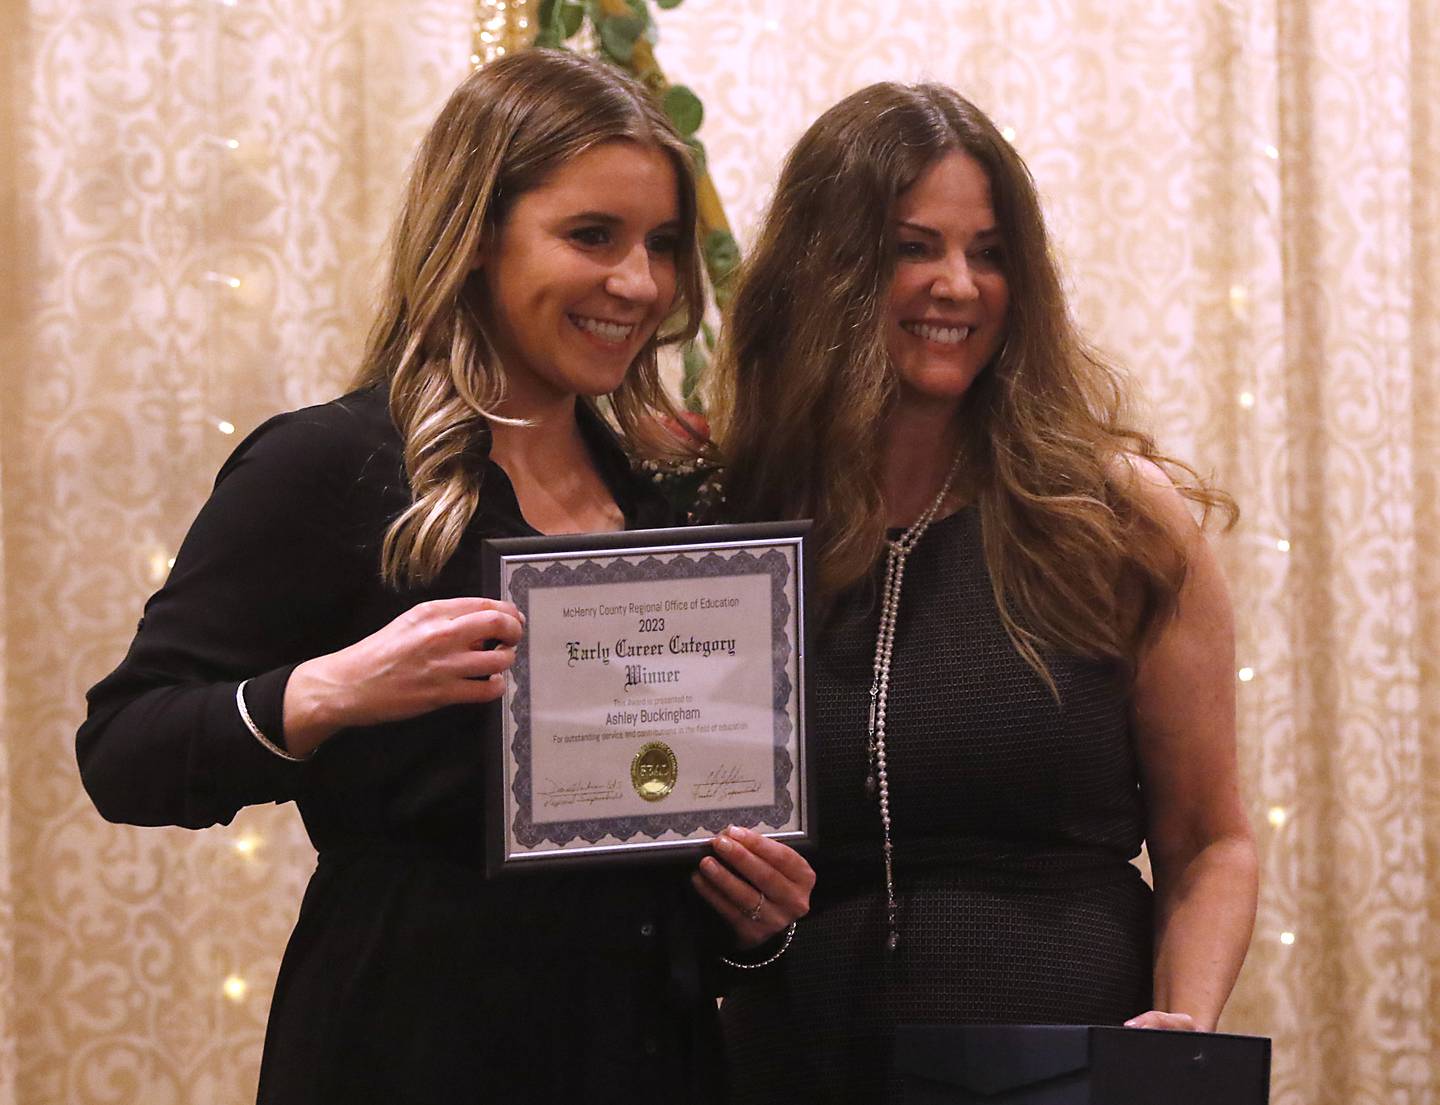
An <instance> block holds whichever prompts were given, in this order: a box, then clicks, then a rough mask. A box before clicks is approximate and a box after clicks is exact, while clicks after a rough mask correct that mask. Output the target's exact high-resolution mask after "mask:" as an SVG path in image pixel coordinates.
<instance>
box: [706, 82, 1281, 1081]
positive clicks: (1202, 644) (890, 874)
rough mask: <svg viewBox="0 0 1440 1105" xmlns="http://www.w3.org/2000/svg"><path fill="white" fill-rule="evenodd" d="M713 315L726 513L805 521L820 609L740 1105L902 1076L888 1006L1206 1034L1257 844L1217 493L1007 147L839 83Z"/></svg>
mask: <svg viewBox="0 0 1440 1105" xmlns="http://www.w3.org/2000/svg"><path fill="white" fill-rule="evenodd" d="M728 323H729V329H728V334H727V337H726V348H725V352H724V355H723V357H722V361H721V366H720V372H719V375H718V381H717V384H718V399H719V403H718V411H717V414H718V423H717V424H718V433H719V437H720V442H721V445H722V447H723V450H724V453H725V455H726V463H727V466H728V467H727V470H726V475H725V510H726V513H727V515H728V516H729V517H731V518H734V519H737V520H750V519H761V518H800V517H813V518H814V519H815V530H814V535H815V539H816V542H817V545H818V563H819V576H820V584H821V592H822V598H823V600H824V602H825V607H826V608H825V610H824V611H823V612H822V617H823V620H822V622H821V630H820V647H819V650H818V653H819V654H818V656H817V657H816V658H815V659H814V661H813V663H812V677H811V686H812V689H813V693H814V699H815V702H816V714H817V715H818V716H817V717H816V719H815V724H814V726H813V732H814V734H815V739H816V740H817V741H818V755H817V762H818V764H819V783H818V792H819V799H818V800H819V806H820V822H819V823H820V825H821V826H822V829H823V838H822V844H823V851H822V853H821V854H820V855H819V856H818V857H817V858H816V864H815V866H816V871H817V875H818V882H817V887H816V894H815V897H814V901H813V903H812V911H811V913H810V915H809V916H808V917H807V918H806V919H805V920H804V921H803V922H802V923H801V924H800V926H799V928H798V930H797V932H796V933H795V936H794V939H793V940H792V942H791V946H790V948H789V949H788V951H787V954H786V955H785V956H783V957H781V958H780V959H779V960H777V961H776V962H775V963H774V964H773V965H771V966H770V967H768V968H766V969H764V970H757V971H751V972H746V973H744V974H743V975H741V976H739V977H737V978H736V980H735V982H734V985H733V986H732V989H731V993H730V995H729V996H728V997H727V999H726V1002H725V1006H724V1009H723V1010H722V1020H723V1023H724V1027H725V1032H726V1037H727V1044H728V1047H729V1049H730V1070H731V1074H732V1079H733V1081H734V1090H735V1099H736V1101H737V1102H740V1103H745V1105H750V1103H756V1102H782V1101H783V1102H788V1103H794V1102H806V1101H824V1102H849V1101H853V1102H865V1103H867V1105H868V1103H873V1102H878V1101H887V1100H890V1101H893V1100H898V1087H897V1083H896V1079H895V1076H894V1074H893V1072H892V1070H891V1069H890V1054H891V1042H892V1038H893V1031H894V1028H895V1026H896V1024H898V1023H902V1022H922V1023H946V1022H949V1023H992V1024H993V1023H1035V1022H1042V1023H1043V1022H1048V1023H1067V1022H1068V1023H1087V1024H1088V1023H1098V1024H1106V1023H1109V1024H1122V1023H1124V1024H1131V1025H1144V1026H1155V1027H1167V1028H1199V1029H1212V1028H1213V1027H1214V1026H1215V1022H1216V1018H1217V1017H1218V1016H1219V1014H1220V1011H1221V1007H1222V1006H1223V1004H1224V1002H1225V999H1226V997H1227V996H1228V994H1229V992H1230V988H1231V986H1232V985H1233V983H1234V980H1235V976H1236V973H1237V971H1238V970H1239V967H1240V963H1241V961H1242V959H1243V957H1244V952H1245V948H1246V945H1247V942H1248V939H1249V934H1250V929H1251V926H1252V924H1253V919H1254V910H1255V882H1256V876H1255V870H1256V862H1255V854H1254V845H1253V840H1252V837H1251V834H1250V829H1249V827H1248V824H1247V821H1246V817H1245V814H1244V810H1243V808H1242V805H1241V802H1240V799H1239V796H1238V787H1237V780H1236V762H1235V730H1234V687H1233V684H1234V678H1235V676H1234V668H1233V651H1234V649H1233V632H1232V627H1231V613H1230V606H1229V600H1228V597H1227V595H1226V590H1225V586H1224V583H1223V581H1222V579H1221V576H1220V573H1219V571H1218V568H1217V565H1216V563H1215V560H1214V557H1213V556H1212V554H1211V552H1210V551H1209V549H1208V547H1207V544H1206V541H1205V538H1204V536H1203V534H1202V529H1201V527H1200V526H1197V524H1196V523H1195V521H1194V520H1193V519H1192V516H1191V511H1190V509H1189V508H1190V507H1191V506H1195V507H1197V508H1198V509H1199V511H1200V513H1201V514H1202V515H1205V514H1208V513H1209V512H1210V511H1211V510H1212V508H1221V509H1222V511H1225V510H1229V509H1231V504H1230V500H1228V499H1227V498H1226V497H1225V496H1224V495H1222V494H1220V493H1219V492H1216V491H1214V490H1210V489H1207V488H1206V487H1205V486H1204V485H1203V484H1202V483H1201V482H1200V481H1199V479H1198V478H1197V477H1196V476H1195V473H1194V472H1193V471H1192V470H1191V469H1189V468H1188V467H1187V466H1185V465H1184V464H1181V463H1179V462H1177V461H1175V460H1173V459H1172V458H1169V457H1166V456H1164V455H1163V454H1161V452H1160V451H1159V450H1158V449H1157V447H1156V445H1155V443H1154V441H1153V440H1152V439H1151V438H1150V437H1149V436H1147V435H1146V434H1145V433H1143V432H1141V431H1140V430H1139V429H1137V428H1136V427H1135V425H1134V424H1133V423H1132V422H1130V421H1129V420H1128V418H1127V415H1126V412H1125V404H1124V399H1125V388H1124V387H1123V385H1122V383H1121V380H1120V378H1119V377H1118V375H1117V374H1116V372H1115V371H1114V370H1113V369H1112V368H1110V367H1109V366H1108V365H1107V364H1106V363H1105V362H1104V361H1103V360H1102V359H1101V358H1100V357H1098V356H1097V355H1096V354H1095V353H1093V352H1092V351H1091V350H1089V349H1088V348H1087V346H1086V345H1085V344H1084V342H1083V341H1082V340H1081V338H1080V337H1079V335H1078V334H1077V332H1076V330H1075V327H1074V325H1073V324H1072V322H1071V319H1070V316H1069V313H1068V311H1067V308H1066V304H1065V300H1064V296H1063V294H1062V290H1061V283H1060V279H1059V276H1058V273H1057V270H1056V266H1055V263H1054V261H1053V260H1052V257H1051V255H1050V251H1049V246H1048V242H1047V237H1046V233H1045V228H1044V222H1043V218H1042V215H1041V210H1040V205H1039V202H1038V199H1037V197H1036V192H1035V188H1034V185H1033V183H1032V181H1031V179H1030V175H1029V172H1028V170H1027V169H1026V167H1025V165H1024V163H1023V162H1022V161H1021V159H1020V157H1019V156H1018V154H1017V153H1016V152H1015V151H1014V150H1013V149H1012V148H1011V147H1010V145H1009V143H1007V142H1006V141H1005V140H1004V138H1003V137H1002V136H1001V135H1000V134H999V132H998V131H997V130H996V128H995V127H994V125H993V124H992V123H991V121H990V120H989V119H988V118H987V117H986V116H985V115H984V113H983V112H981V111H980V110H979V109H977V108H976V107H975V106H974V105H973V104H971V103H969V102H968V101H966V100H965V99H963V98H962V97H960V96H959V95H957V94H956V93H955V92H953V91H952V90H950V89H948V88H944V87H941V86H938V85H918V86H914V87H907V86H901V85H895V84H880V85H874V86H871V87H869V88H866V89H863V90H861V91H859V92H857V93H855V94H854V95H852V96H849V97H847V98H846V99H845V100H843V101H841V102H840V103H839V104H838V105H836V106H835V107H834V108H832V109H831V110H829V111H827V112H826V113H825V114H824V115H823V116H821V118H820V119H819V120H818V121H817V122H816V123H815V124H814V125H813V126H812V127H811V128H810V129H809V130H808V131H807V132H806V134H805V135H804V136H803V137H802V138H801V139H800V141H799V143H798V144H797V145H796V147H795V149H794V150H793V151H792V152H791V154H790V157H789V159H788V161H787V162H786V165H785V168H784V171H783V173H782V176H781V178H780V181H779V184H778V186H777V189H776V193H775V198H774V201H773V204H772V206H771V209H770V212H769V215H768V217H767V219H766V221H765V223H764V226H763V228H762V231H761V234H760V239H759V242H758V244H757V246H756V247H755V249H754V250H753V251H752V253H751V255H750V258H749V260H748V263H747V265H746V268H745V271H744V273H743V275H742V278H741V281H740V284H739V286H738V288H737V291H736V294H735V298H734V302H733V304H732V308H731V312H730V318H729V320H728ZM1142 841H1143V842H1145V843H1147V844H1148V848H1149V854H1150V859H1151V863H1152V866H1153V871H1154V894H1153V899H1152V894H1151V891H1150V889H1149V888H1148V887H1147V886H1146V884H1145V883H1144V882H1143V881H1142V879H1141V876H1140V874H1139V872H1138V871H1137V870H1136V868H1135V867H1134V866H1133V865H1132V864H1131V863H1130V860H1131V859H1132V858H1133V857H1134V856H1135V855H1136V854H1137V853H1138V852H1139V851H1140V847H1141V843H1142Z"/></svg>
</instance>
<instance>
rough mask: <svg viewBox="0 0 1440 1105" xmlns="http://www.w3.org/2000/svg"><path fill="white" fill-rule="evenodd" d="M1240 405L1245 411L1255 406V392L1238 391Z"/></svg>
mask: <svg viewBox="0 0 1440 1105" xmlns="http://www.w3.org/2000/svg"><path fill="white" fill-rule="evenodd" d="M1240 405H1241V406H1242V407H1244V408H1245V409H1246V410H1247V411H1248V410H1251V409H1252V408H1253V407H1254V406H1255V393H1254V392H1253V391H1242V392H1241V393H1240Z"/></svg>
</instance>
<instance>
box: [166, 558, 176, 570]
mask: <svg viewBox="0 0 1440 1105" xmlns="http://www.w3.org/2000/svg"><path fill="white" fill-rule="evenodd" d="M165 567H166V568H173V567H175V558H174V557H173V556H171V557H167V558H166V559H165Z"/></svg>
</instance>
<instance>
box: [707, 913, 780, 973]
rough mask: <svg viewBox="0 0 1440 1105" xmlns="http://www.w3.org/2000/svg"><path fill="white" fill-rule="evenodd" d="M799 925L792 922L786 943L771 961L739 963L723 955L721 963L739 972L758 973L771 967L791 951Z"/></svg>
mask: <svg viewBox="0 0 1440 1105" xmlns="http://www.w3.org/2000/svg"><path fill="white" fill-rule="evenodd" d="M797 923H798V922H796V921H791V922H790V927H789V928H788V929H786V930H785V943H783V944H781V945H780V950H779V951H778V952H776V953H775V954H774V955H772V956H771V957H770V958H769V959H762V960H761V961H760V962H759V963H737V962H735V960H733V959H727V958H726V957H725V956H723V955H722V956H721V957H720V962H721V963H723V964H725V966H727V967H734V968H735V969H736V970H737V971H758V970H759V969H760V968H761V967H768V966H770V964H772V963H774V962H775V960H777V959H779V958H780V957H781V956H782V955H784V954H785V953H786V951H788V950H789V948H790V941H792V940H794V939H795V925H796V924H797Z"/></svg>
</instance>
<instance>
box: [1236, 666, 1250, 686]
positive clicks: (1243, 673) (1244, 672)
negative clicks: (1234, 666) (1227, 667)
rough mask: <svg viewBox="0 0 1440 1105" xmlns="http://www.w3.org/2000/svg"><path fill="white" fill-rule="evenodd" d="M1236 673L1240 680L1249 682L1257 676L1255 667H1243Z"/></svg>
mask: <svg viewBox="0 0 1440 1105" xmlns="http://www.w3.org/2000/svg"><path fill="white" fill-rule="evenodd" d="M1235 675H1236V677H1237V678H1238V679H1239V680H1240V682H1242V683H1248V682H1250V680H1252V679H1254V678H1255V669H1254V668H1241V669H1240V670H1239V671H1237V672H1236V673H1235Z"/></svg>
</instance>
